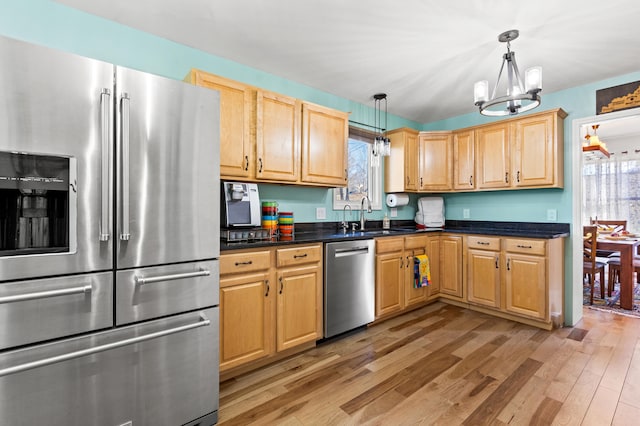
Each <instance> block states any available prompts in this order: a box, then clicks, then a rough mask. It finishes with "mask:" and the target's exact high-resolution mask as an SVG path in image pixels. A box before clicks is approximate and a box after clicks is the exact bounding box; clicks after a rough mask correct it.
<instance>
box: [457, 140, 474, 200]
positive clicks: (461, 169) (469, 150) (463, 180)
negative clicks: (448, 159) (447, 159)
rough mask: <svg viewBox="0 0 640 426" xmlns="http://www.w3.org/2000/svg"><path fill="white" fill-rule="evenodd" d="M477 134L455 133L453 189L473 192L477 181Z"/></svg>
mask: <svg viewBox="0 0 640 426" xmlns="http://www.w3.org/2000/svg"><path fill="white" fill-rule="evenodd" d="M474 136H475V132H474V131H473V130H464V131H458V132H453V189H457V190H466V191H468V190H473V189H475V187H476V184H475V181H476V176H475V164H476V162H475V138H474Z"/></svg>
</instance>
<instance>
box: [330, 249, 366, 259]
mask: <svg viewBox="0 0 640 426" xmlns="http://www.w3.org/2000/svg"><path fill="white" fill-rule="evenodd" d="M367 253H369V247H367V246H360V247H350V248H343V249H336V251H335V255H334V257H346V256H357V255H360V254H367Z"/></svg>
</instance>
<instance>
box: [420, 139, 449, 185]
mask: <svg viewBox="0 0 640 426" xmlns="http://www.w3.org/2000/svg"><path fill="white" fill-rule="evenodd" d="M419 144H420V147H419V152H420V169H419V176H420V182H419V188H420V190H421V191H446V190H450V189H451V167H452V163H453V157H452V152H453V149H452V146H451V133H449V132H428V133H421V134H420V138H419Z"/></svg>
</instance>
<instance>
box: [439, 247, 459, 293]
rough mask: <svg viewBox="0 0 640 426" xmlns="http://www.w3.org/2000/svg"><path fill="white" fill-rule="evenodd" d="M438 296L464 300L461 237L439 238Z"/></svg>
mask: <svg viewBox="0 0 640 426" xmlns="http://www.w3.org/2000/svg"><path fill="white" fill-rule="evenodd" d="M440 295H441V296H444V297H447V298H453V299H456V300H464V290H463V286H462V236H460V235H447V234H443V235H441V236H440Z"/></svg>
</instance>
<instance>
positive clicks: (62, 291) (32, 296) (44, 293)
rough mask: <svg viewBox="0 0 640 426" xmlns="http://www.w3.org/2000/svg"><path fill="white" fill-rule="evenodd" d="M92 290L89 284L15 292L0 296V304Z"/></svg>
mask: <svg viewBox="0 0 640 426" xmlns="http://www.w3.org/2000/svg"><path fill="white" fill-rule="evenodd" d="M92 291H93V287H92V286H91V284H87V285H83V286H82V287H72V288H63V289H60V290H49V291H38V292H34V293H23V294H16V295H15V296H5V297H0V305H1V304H3V303H14V302H26V301H28V300H35V299H46V298H49V297H58V296H69V295H72V294H87V293H91V292H92Z"/></svg>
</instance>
